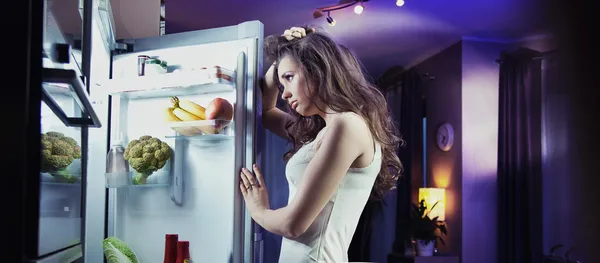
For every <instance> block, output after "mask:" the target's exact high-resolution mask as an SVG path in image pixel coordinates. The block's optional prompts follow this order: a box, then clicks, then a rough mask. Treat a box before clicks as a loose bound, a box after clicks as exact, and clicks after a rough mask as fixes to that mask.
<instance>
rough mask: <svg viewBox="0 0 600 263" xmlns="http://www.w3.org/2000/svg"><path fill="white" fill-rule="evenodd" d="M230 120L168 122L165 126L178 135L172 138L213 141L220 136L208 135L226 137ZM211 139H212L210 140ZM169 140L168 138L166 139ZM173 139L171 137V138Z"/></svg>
mask: <svg viewBox="0 0 600 263" xmlns="http://www.w3.org/2000/svg"><path fill="white" fill-rule="evenodd" d="M232 122H233V121H232V120H220V119H215V120H201V121H177V122H168V123H167V126H169V128H171V129H173V130H174V131H176V132H177V133H178V135H177V136H175V137H174V138H179V137H181V138H186V137H189V139H190V140H193V139H198V138H200V137H207V136H208V137H209V138H202V139H201V140H214V138H217V137H221V136H209V135H228V134H227V133H228V129H227V128H228V127H229V126H230V125H231V124H232ZM211 137H212V139H211ZM167 138H169V137H167ZM171 138H173V137H171Z"/></svg>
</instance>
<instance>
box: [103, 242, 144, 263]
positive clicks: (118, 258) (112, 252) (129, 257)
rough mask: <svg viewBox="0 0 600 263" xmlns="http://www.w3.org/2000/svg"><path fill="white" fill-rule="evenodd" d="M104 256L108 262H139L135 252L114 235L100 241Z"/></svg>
mask: <svg viewBox="0 0 600 263" xmlns="http://www.w3.org/2000/svg"><path fill="white" fill-rule="evenodd" d="M102 247H103V248H104V256H106V261H107V262H108V263H139V262H140V261H139V260H138V258H137V256H136V255H135V252H134V251H133V249H131V247H130V246H129V245H127V243H125V242H123V240H120V239H118V238H116V237H108V238H106V239H105V240H104V241H103V242H102Z"/></svg>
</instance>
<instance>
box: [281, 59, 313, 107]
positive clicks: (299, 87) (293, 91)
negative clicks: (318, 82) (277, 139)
mask: <svg viewBox="0 0 600 263" xmlns="http://www.w3.org/2000/svg"><path fill="white" fill-rule="evenodd" d="M277 72H278V73H279V76H278V77H279V82H280V83H281V84H282V85H283V93H282V94H281V98H282V99H284V100H285V101H286V102H287V103H288V104H289V105H290V107H291V108H292V109H293V110H295V111H296V112H298V113H299V114H300V115H302V116H312V115H316V114H319V110H318V108H317V107H316V106H315V103H314V100H313V99H311V98H310V96H309V94H310V90H309V81H308V80H307V78H306V77H305V76H304V75H303V73H302V70H301V67H300V65H298V63H296V62H295V61H294V60H293V59H292V58H291V57H290V56H285V57H283V59H281V60H280V61H279V64H278V65H277ZM310 84H311V87H314V84H313V83H310Z"/></svg>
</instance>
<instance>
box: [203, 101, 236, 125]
mask: <svg viewBox="0 0 600 263" xmlns="http://www.w3.org/2000/svg"><path fill="white" fill-rule="evenodd" d="M205 115H206V119H207V120H214V119H220V120H231V119H232V118H233V105H231V103H229V101H227V100H226V99H223V98H215V99H213V100H212V101H211V102H210V103H209V104H208V106H207V107H206V111H205Z"/></svg>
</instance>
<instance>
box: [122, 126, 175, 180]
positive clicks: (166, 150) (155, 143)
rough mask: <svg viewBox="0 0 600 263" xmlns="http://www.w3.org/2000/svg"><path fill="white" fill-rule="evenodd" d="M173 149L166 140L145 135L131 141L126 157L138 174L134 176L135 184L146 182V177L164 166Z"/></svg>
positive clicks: (126, 150)
mask: <svg viewBox="0 0 600 263" xmlns="http://www.w3.org/2000/svg"><path fill="white" fill-rule="evenodd" d="M171 155H172V150H171V147H169V145H168V144H167V143H166V142H163V141H161V140H159V139H158V138H153V137H152V136H148V135H144V136H142V137H140V138H139V139H137V140H133V141H131V142H129V144H128V145H127V148H126V149H125V153H124V157H125V160H127V161H128V162H129V164H130V165H131V167H132V168H133V169H135V170H136V171H137V172H138V174H136V175H135V176H134V178H133V184H135V185H138V184H146V179H147V178H148V177H149V176H150V175H152V173H154V172H155V171H157V170H159V169H161V168H163V167H164V166H165V164H166V163H167V161H168V160H169V158H171Z"/></svg>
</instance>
